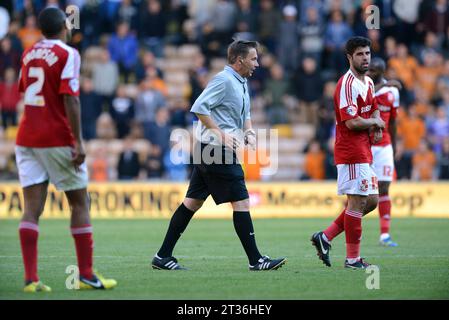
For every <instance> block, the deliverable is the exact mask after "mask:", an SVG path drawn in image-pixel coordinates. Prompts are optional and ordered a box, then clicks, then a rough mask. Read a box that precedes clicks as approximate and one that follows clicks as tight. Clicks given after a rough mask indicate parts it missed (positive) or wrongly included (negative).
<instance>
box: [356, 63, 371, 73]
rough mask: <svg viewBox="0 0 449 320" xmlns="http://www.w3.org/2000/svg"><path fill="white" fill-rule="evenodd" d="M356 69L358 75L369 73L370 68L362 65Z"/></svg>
mask: <svg viewBox="0 0 449 320" xmlns="http://www.w3.org/2000/svg"><path fill="white" fill-rule="evenodd" d="M354 69H355V71H357V73H358V74H366V72H367V71H368V67H362V65H360V66H356V65H354Z"/></svg>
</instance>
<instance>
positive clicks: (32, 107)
mask: <svg viewBox="0 0 449 320" xmlns="http://www.w3.org/2000/svg"><path fill="white" fill-rule="evenodd" d="M79 71H80V56H79V53H78V51H77V50H76V49H74V48H72V47H69V46H68V45H66V44H65V43H63V42H62V41H60V40H47V39H44V40H42V41H39V42H37V43H36V44H34V45H33V46H32V47H31V48H29V49H28V50H26V51H25V52H24V53H23V55H22V65H21V71H20V72H21V75H20V83H19V90H20V91H21V92H23V93H24V103H25V111H24V113H23V117H22V119H21V122H20V125H19V130H18V133H17V139H16V158H17V165H18V169H19V178H20V182H21V184H22V187H27V186H30V185H33V184H38V183H42V182H44V181H47V180H50V181H51V182H52V183H54V184H55V186H56V187H57V188H58V189H59V190H65V191H67V190H76V189H81V188H85V187H86V186H87V168H86V165H85V163H83V165H81V166H80V168H79V169H80V170H79V171H78V172H77V171H75V168H74V166H73V164H72V163H71V158H72V153H71V152H72V147H73V146H74V143H75V139H74V137H73V134H72V131H71V128H70V124H69V121H68V118H67V116H66V113H65V107H64V101H63V97H64V95H72V96H78V95H79Z"/></svg>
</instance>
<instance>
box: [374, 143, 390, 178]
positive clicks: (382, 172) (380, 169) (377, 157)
mask: <svg viewBox="0 0 449 320" xmlns="http://www.w3.org/2000/svg"><path fill="white" fill-rule="evenodd" d="M371 152H372V153H373V168H374V172H375V173H376V176H377V179H378V180H379V181H393V173H394V158H393V147H392V146H391V144H389V145H386V146H383V147H379V146H372V147H371Z"/></svg>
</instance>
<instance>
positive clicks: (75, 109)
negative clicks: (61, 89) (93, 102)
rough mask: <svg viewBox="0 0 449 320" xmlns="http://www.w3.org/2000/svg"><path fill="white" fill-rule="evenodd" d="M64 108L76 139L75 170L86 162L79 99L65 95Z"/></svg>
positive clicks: (73, 159)
mask: <svg viewBox="0 0 449 320" xmlns="http://www.w3.org/2000/svg"><path fill="white" fill-rule="evenodd" d="M64 107H65V112H66V115H67V119H68V120H69V123H70V128H71V129H72V134H73V137H74V138H75V148H74V150H73V154H72V162H73V165H74V166H75V169H78V167H79V166H80V165H81V164H82V163H83V162H84V159H85V158H86V152H85V151H84V145H83V140H82V137H81V105H80V100H79V98H78V97H75V96H71V95H64Z"/></svg>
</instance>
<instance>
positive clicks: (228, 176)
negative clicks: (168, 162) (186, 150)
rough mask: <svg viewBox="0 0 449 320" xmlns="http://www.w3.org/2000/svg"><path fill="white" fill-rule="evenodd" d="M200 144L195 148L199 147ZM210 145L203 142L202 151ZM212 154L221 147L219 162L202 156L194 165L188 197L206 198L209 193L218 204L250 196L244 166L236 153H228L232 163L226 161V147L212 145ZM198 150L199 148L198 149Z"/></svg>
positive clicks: (212, 155)
mask: <svg viewBox="0 0 449 320" xmlns="http://www.w3.org/2000/svg"><path fill="white" fill-rule="evenodd" d="M199 146H200V145H199V144H198V145H197V146H195V148H198V147H199ZM206 146H208V145H205V144H201V151H203V150H204V148H205V147H206ZM209 148H210V149H211V151H210V155H211V157H214V154H215V153H216V152H217V151H219V150H218V149H219V148H220V149H221V154H222V158H221V161H218V163H215V162H214V163H210V162H208V161H204V159H203V158H202V157H201V163H199V164H197V163H195V164H194V165H193V171H192V177H191V178H190V184H189V189H188V190H187V195H186V197H187V198H192V199H201V200H206V199H207V197H208V196H209V195H212V198H213V199H214V201H215V203H216V204H221V203H227V202H235V201H240V200H244V199H248V198H249V194H248V190H247V189H246V185H245V176H244V173H243V170H242V166H241V165H240V164H239V163H238V162H237V158H236V155H235V154H234V153H233V154H232V155H230V154H229V153H227V155H228V158H227V160H230V159H231V158H232V163H229V162H230V161H228V162H227V163H225V162H224V161H225V154H226V153H225V151H224V148H223V147H221V146H219V147H215V146H214V147H212V148H211V146H209ZM196 151H198V149H196ZM206 151H207V150H206Z"/></svg>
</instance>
